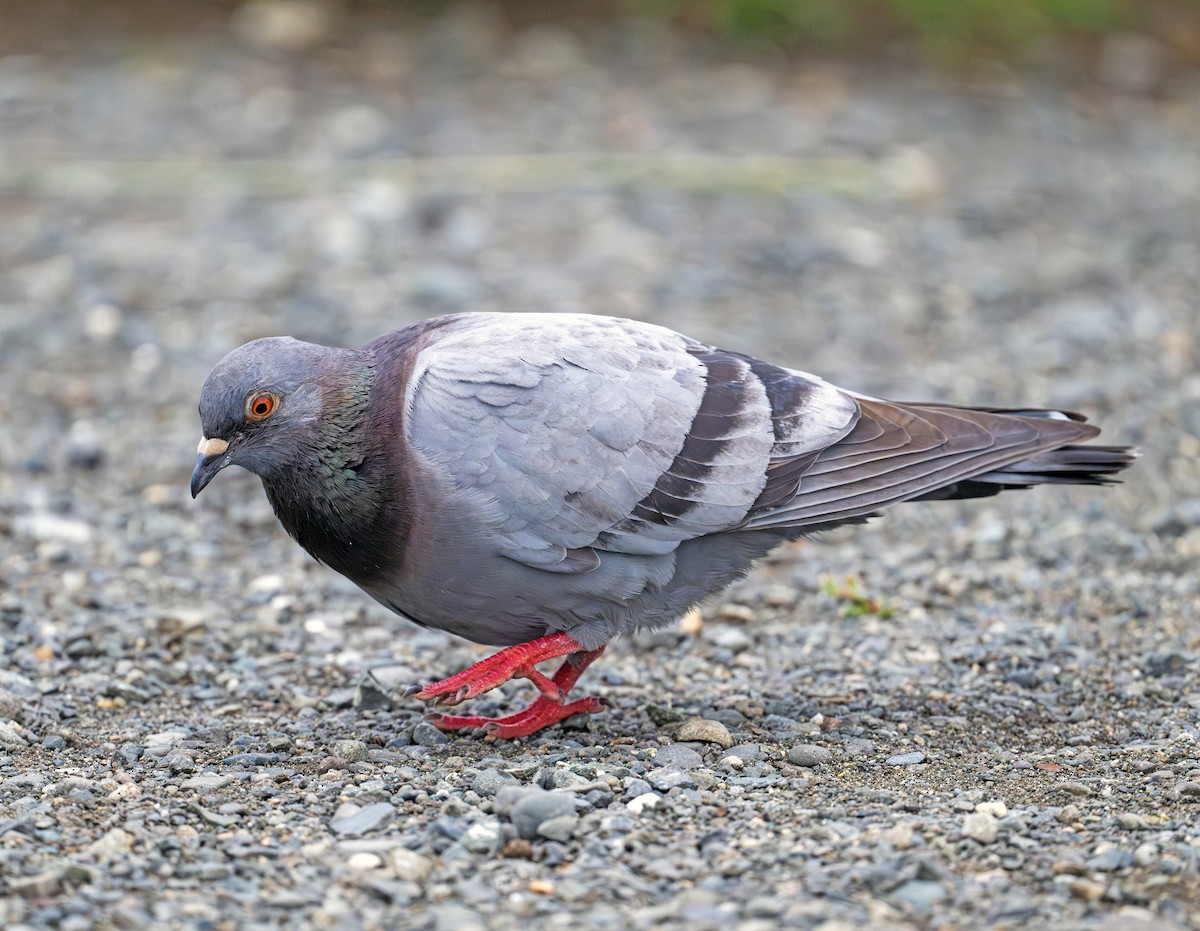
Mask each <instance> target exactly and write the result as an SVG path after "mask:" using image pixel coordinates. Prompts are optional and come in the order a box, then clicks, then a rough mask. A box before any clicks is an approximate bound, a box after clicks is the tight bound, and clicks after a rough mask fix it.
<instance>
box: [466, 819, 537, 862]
mask: <svg viewBox="0 0 1200 931" xmlns="http://www.w3.org/2000/svg"><path fill="white" fill-rule="evenodd" d="M551 820H554V819H551ZM546 823H549V822H546ZM543 826H544V825H538V831H539V833H540V832H541V829H542V827H543ZM543 836H549V835H543ZM502 841H503V833H502V832H501V830H500V822H499V821H497V820H495V819H494V818H489V819H487V820H485V821H476V822H475V823H474V824H472V825H471V826H470V827H469V828H467V829H466V830H465V831H463V833H462V836H461V837H460V838H459V843H460V844H462V845H463V846H464V847H465V848H466V849H467V850H470V851H471V852H472V853H482V854H494V853H496V851H498V850H499V849H500V845H501V842H502Z"/></svg>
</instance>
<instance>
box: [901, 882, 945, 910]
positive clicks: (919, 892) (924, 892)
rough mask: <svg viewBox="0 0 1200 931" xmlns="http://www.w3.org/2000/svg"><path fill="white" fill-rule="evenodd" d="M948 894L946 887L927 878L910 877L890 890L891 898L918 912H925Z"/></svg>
mask: <svg viewBox="0 0 1200 931" xmlns="http://www.w3.org/2000/svg"><path fill="white" fill-rule="evenodd" d="M947 895H948V893H947V891H946V887H945V886H943V885H942V884H941V883H939V882H934V881H933V880H929V879H910V880H908V882H905V883H901V884H900V885H899V886H897V887H896V888H895V889H893V890H892V893H891V896H890V897H891V899H892V900H893V901H895V902H900V903H903V904H904V905H907V906H909V907H910V908H912V909H914V910H916V911H918V912H927V911H929V910H930V909H932V908H933V906H935V905H936V904H937V903H938V902H941V901H942V900H943V899H945V898H946V896H947Z"/></svg>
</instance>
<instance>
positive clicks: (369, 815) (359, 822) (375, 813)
mask: <svg viewBox="0 0 1200 931" xmlns="http://www.w3.org/2000/svg"><path fill="white" fill-rule="evenodd" d="M395 814H396V809H395V806H393V805H391V804H390V803H388V802H376V803H375V804H374V805H367V806H366V807H365V808H360V809H358V810H357V811H352V812H347V813H346V814H344V815H343V814H341V813H340V812H339V814H338V815H337V816H335V817H334V819H333V821H331V822H330V823H329V827H330V829H331V830H332V831H333V832H334V833H335V834H344V835H346V836H348V837H358V836H360V835H362V834H369V833H370V832H371V831H378V830H379V829H381V828H385V827H387V825H388V824H389V823H390V822H391V820H392V818H393V817H394V816H395Z"/></svg>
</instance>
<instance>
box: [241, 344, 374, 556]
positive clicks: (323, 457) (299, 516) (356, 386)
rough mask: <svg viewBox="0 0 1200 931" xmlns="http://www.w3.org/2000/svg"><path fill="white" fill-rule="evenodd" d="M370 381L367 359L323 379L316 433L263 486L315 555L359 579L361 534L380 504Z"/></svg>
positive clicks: (287, 523)
mask: <svg viewBox="0 0 1200 931" xmlns="http://www.w3.org/2000/svg"><path fill="white" fill-rule="evenodd" d="M374 381H375V367H374V364H373V363H372V362H371V361H367V360H355V363H354V364H353V365H350V366H341V367H339V368H338V370H337V371H335V372H331V373H327V374H326V375H325V377H323V378H322V398H323V404H322V414H321V429H320V433H319V435H318V436H317V437H316V438H315V439H314V442H312V444H311V445H309V446H308V448H307V449H306V455H305V456H304V457H303V458H301V459H299V460H298V461H295V462H292V463H290V464H289V466H290V467H289V468H288V469H287V470H286V471H285V472H282V473H280V474H272V475H264V476H263V477H262V481H263V487H264V489H265V490H266V492H267V497H268V499H270V502H271V506H272V508H274V510H275V515H276V516H277V517H278V518H279V521H280V523H282V524H283V526H284V528H285V529H286V530H287V532H288V533H289V534H291V535H292V537H294V538H295V539H296V541H297V542H298V543H299V544H300V545H301V546H303V547H304V548H305V549H306V550H308V551H309V553H311V554H312V555H313V556H314V557H315V558H316V559H318V560H320V561H321V562H323V563H326V564H327V565H329V566H331V567H332V568H334V569H336V570H338V571H339V572H341V573H343V574H345V575H348V576H350V577H351V578H352V579H357V578H358V577H360V576H362V575H363V574H364V572H366V571H367V570H368V569H369V568H370V567H367V566H365V565H359V560H358V559H357V556H358V555H359V554H360V553H363V554H364V555H365V552H366V551H368V550H369V549H370V547H369V546H366V545H365V544H366V542H367V541H366V540H365V539H364V537H365V536H366V535H368V534H369V532H370V528H371V527H372V526H373V525H374V524H375V523H376V520H377V518H378V516H379V512H380V509H381V508H382V507H383V506H384V504H385V502H384V495H383V494H382V492H381V489H380V488H379V487H378V486H377V483H376V480H375V475H374V472H375V470H374V469H372V468H371V463H370V462H369V456H368V446H369V437H368V436H367V435H366V434H367V430H366V427H365V411H366V408H367V403H368V401H369V399H370V394H371V387H372V385H373V383H374Z"/></svg>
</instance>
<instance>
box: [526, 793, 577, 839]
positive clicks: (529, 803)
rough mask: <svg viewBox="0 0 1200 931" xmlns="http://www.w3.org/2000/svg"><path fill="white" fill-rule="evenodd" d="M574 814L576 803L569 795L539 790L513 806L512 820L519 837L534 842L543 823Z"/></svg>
mask: <svg viewBox="0 0 1200 931" xmlns="http://www.w3.org/2000/svg"><path fill="white" fill-rule="evenodd" d="M574 814H575V801H574V799H573V797H572V796H571V795H570V794H569V793H566V792H546V791H544V790H537V791H534V792H531V793H529V794H528V795H526V796H525V797H524V798H522V799H521V800H520V801H518V802H517V803H516V804H515V805H514V806H513V808H512V813H511V815H510V818H511V820H512V823H513V827H515V828H516V829H517V836H519V837H523V838H525V839H526V840H532V839H533V838H535V837H537V834H538V828H539V827H541V825H542V823H543V822H546V821H549V820H551V819H552V818H558V817H560V816H562V815H574Z"/></svg>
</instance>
